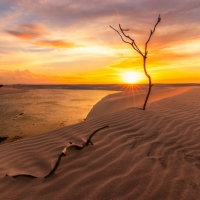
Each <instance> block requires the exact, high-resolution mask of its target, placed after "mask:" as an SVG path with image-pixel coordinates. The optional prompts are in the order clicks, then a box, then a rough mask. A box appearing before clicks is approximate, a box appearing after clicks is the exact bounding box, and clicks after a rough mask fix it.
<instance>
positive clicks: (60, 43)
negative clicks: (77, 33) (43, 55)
mask: <svg viewBox="0 0 200 200" xmlns="http://www.w3.org/2000/svg"><path fill="white" fill-rule="evenodd" d="M35 44H36V45H38V46H46V47H55V48H74V47H75V46H76V45H75V44H73V43H70V42H65V41H64V40H41V41H39V42H36V43H35Z"/></svg>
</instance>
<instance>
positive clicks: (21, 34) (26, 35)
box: [6, 31, 38, 40]
mask: <svg viewBox="0 0 200 200" xmlns="http://www.w3.org/2000/svg"><path fill="white" fill-rule="evenodd" d="M6 32H7V33H9V34H10V35H12V36H15V37H17V38H19V39H26V40H27V39H33V38H35V37H37V35H38V34H36V33H30V32H29V33H28V32H18V31H6Z"/></svg>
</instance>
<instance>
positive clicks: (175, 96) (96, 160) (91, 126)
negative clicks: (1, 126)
mask: <svg viewBox="0 0 200 200" xmlns="http://www.w3.org/2000/svg"><path fill="white" fill-rule="evenodd" d="M161 92H162V91H161ZM168 92H169V91H165V92H163V94H161V93H160V94H159V93H156V92H155V94H152V98H154V99H156V98H157V100H156V101H152V102H151V103H150V104H148V107H147V110H146V111H143V110H141V109H140V108H138V107H129V108H124V109H122V110H117V109H116V112H111V113H106V114H104V115H98V113H96V116H95V117H94V115H93V117H91V118H90V119H89V118H87V120H86V121H84V122H82V123H79V124H75V125H70V126H67V127H63V128H61V129H59V130H56V131H51V132H49V133H45V134H41V135H37V136H33V137H30V138H27V139H22V140H19V141H16V142H13V143H8V144H3V145H1V146H0V152H1V157H0V182H1V184H0V198H1V199H99V200H100V199H101V200H102V199H142V200H143V199H145V200H150V199H152V200H156V199H159V200H160V199H174V200H175V199H183V200H184V199H185V200H189V199H200V190H199V188H200V143H199V141H200V134H199V133H200V124H199V122H200V101H199V99H200V88H199V87H191V88H188V89H182V92H180V90H176V91H174V92H172V91H171V94H172V95H170V96H169V95H168V94H167V93H168ZM167 95H168V96H167ZM156 96H157V97H156ZM127 98H128V97H127ZM105 99H106V97H105ZM116 101H118V99H116ZM113 102H114V101H113ZM102 106H103V104H102ZM119 106H121V107H123V103H122V102H121V103H119ZM99 108H100V107H99ZM97 110H98V109H97ZM99 110H101V109H99ZM105 125H109V128H106V129H105V130H101V131H100V132H99V133H98V134H96V135H95V136H94V137H93V139H92V141H93V143H94V145H93V146H92V145H90V146H87V147H85V148H84V149H83V150H76V149H69V150H68V152H67V155H66V157H64V158H63V159H62V161H61V164H60V166H59V168H58V169H57V171H56V173H55V174H54V175H52V176H51V177H49V178H48V179H47V180H46V182H45V183H43V178H42V177H43V176H44V175H46V174H47V173H48V172H49V171H50V169H51V168H52V167H53V165H54V164H55V161H56V159H57V155H58V154H59V153H60V152H61V151H62V149H63V147H64V146H66V144H68V143H69V142H74V143H76V144H81V143H82V142H83V140H85V139H87V138H88V136H89V135H90V134H91V133H92V132H93V131H94V130H95V129H97V128H100V127H102V126H105ZM18 173H27V174H32V175H36V176H40V177H41V178H38V179H30V178H27V177H18V178H12V177H9V176H8V177H7V176H5V174H9V175H14V174H18Z"/></svg>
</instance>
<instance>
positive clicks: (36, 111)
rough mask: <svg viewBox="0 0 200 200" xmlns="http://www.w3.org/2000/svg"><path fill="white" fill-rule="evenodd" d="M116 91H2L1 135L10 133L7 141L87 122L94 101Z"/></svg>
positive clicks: (0, 109)
mask: <svg viewBox="0 0 200 200" xmlns="http://www.w3.org/2000/svg"><path fill="white" fill-rule="evenodd" d="M114 92H116V91H105V90H65V89H34V90H29V91H27V92H23V93H15V94H7V95H1V101H0V119H1V120H0V137H5V136H8V137H9V138H8V139H7V140H6V141H4V142H3V143H5V142H10V141H14V140H16V139H19V138H24V137H29V136H33V135H37V134H40V133H45V132H49V131H51V130H55V129H58V128H61V127H63V126H66V125H70V124H75V123H79V122H83V121H84V119H85V118H86V116H87V114H88V112H89V111H90V110H91V108H92V107H93V105H94V104H96V103H97V102H98V101H99V100H100V99H102V98H103V97H104V96H106V95H108V94H111V93H114Z"/></svg>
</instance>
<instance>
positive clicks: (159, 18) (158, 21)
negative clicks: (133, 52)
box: [145, 15, 161, 56]
mask: <svg viewBox="0 0 200 200" xmlns="http://www.w3.org/2000/svg"><path fill="white" fill-rule="evenodd" d="M160 22H161V17H160V15H159V16H158V20H157V22H156V24H155V26H154V29H153V31H152V30H151V31H150V35H149V38H148V40H147V42H146V44H145V56H146V55H147V45H148V43H149V41H150V39H151V36H152V35H153V34H154V32H155V30H156V26H157V25H158V24H159V23H160Z"/></svg>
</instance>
